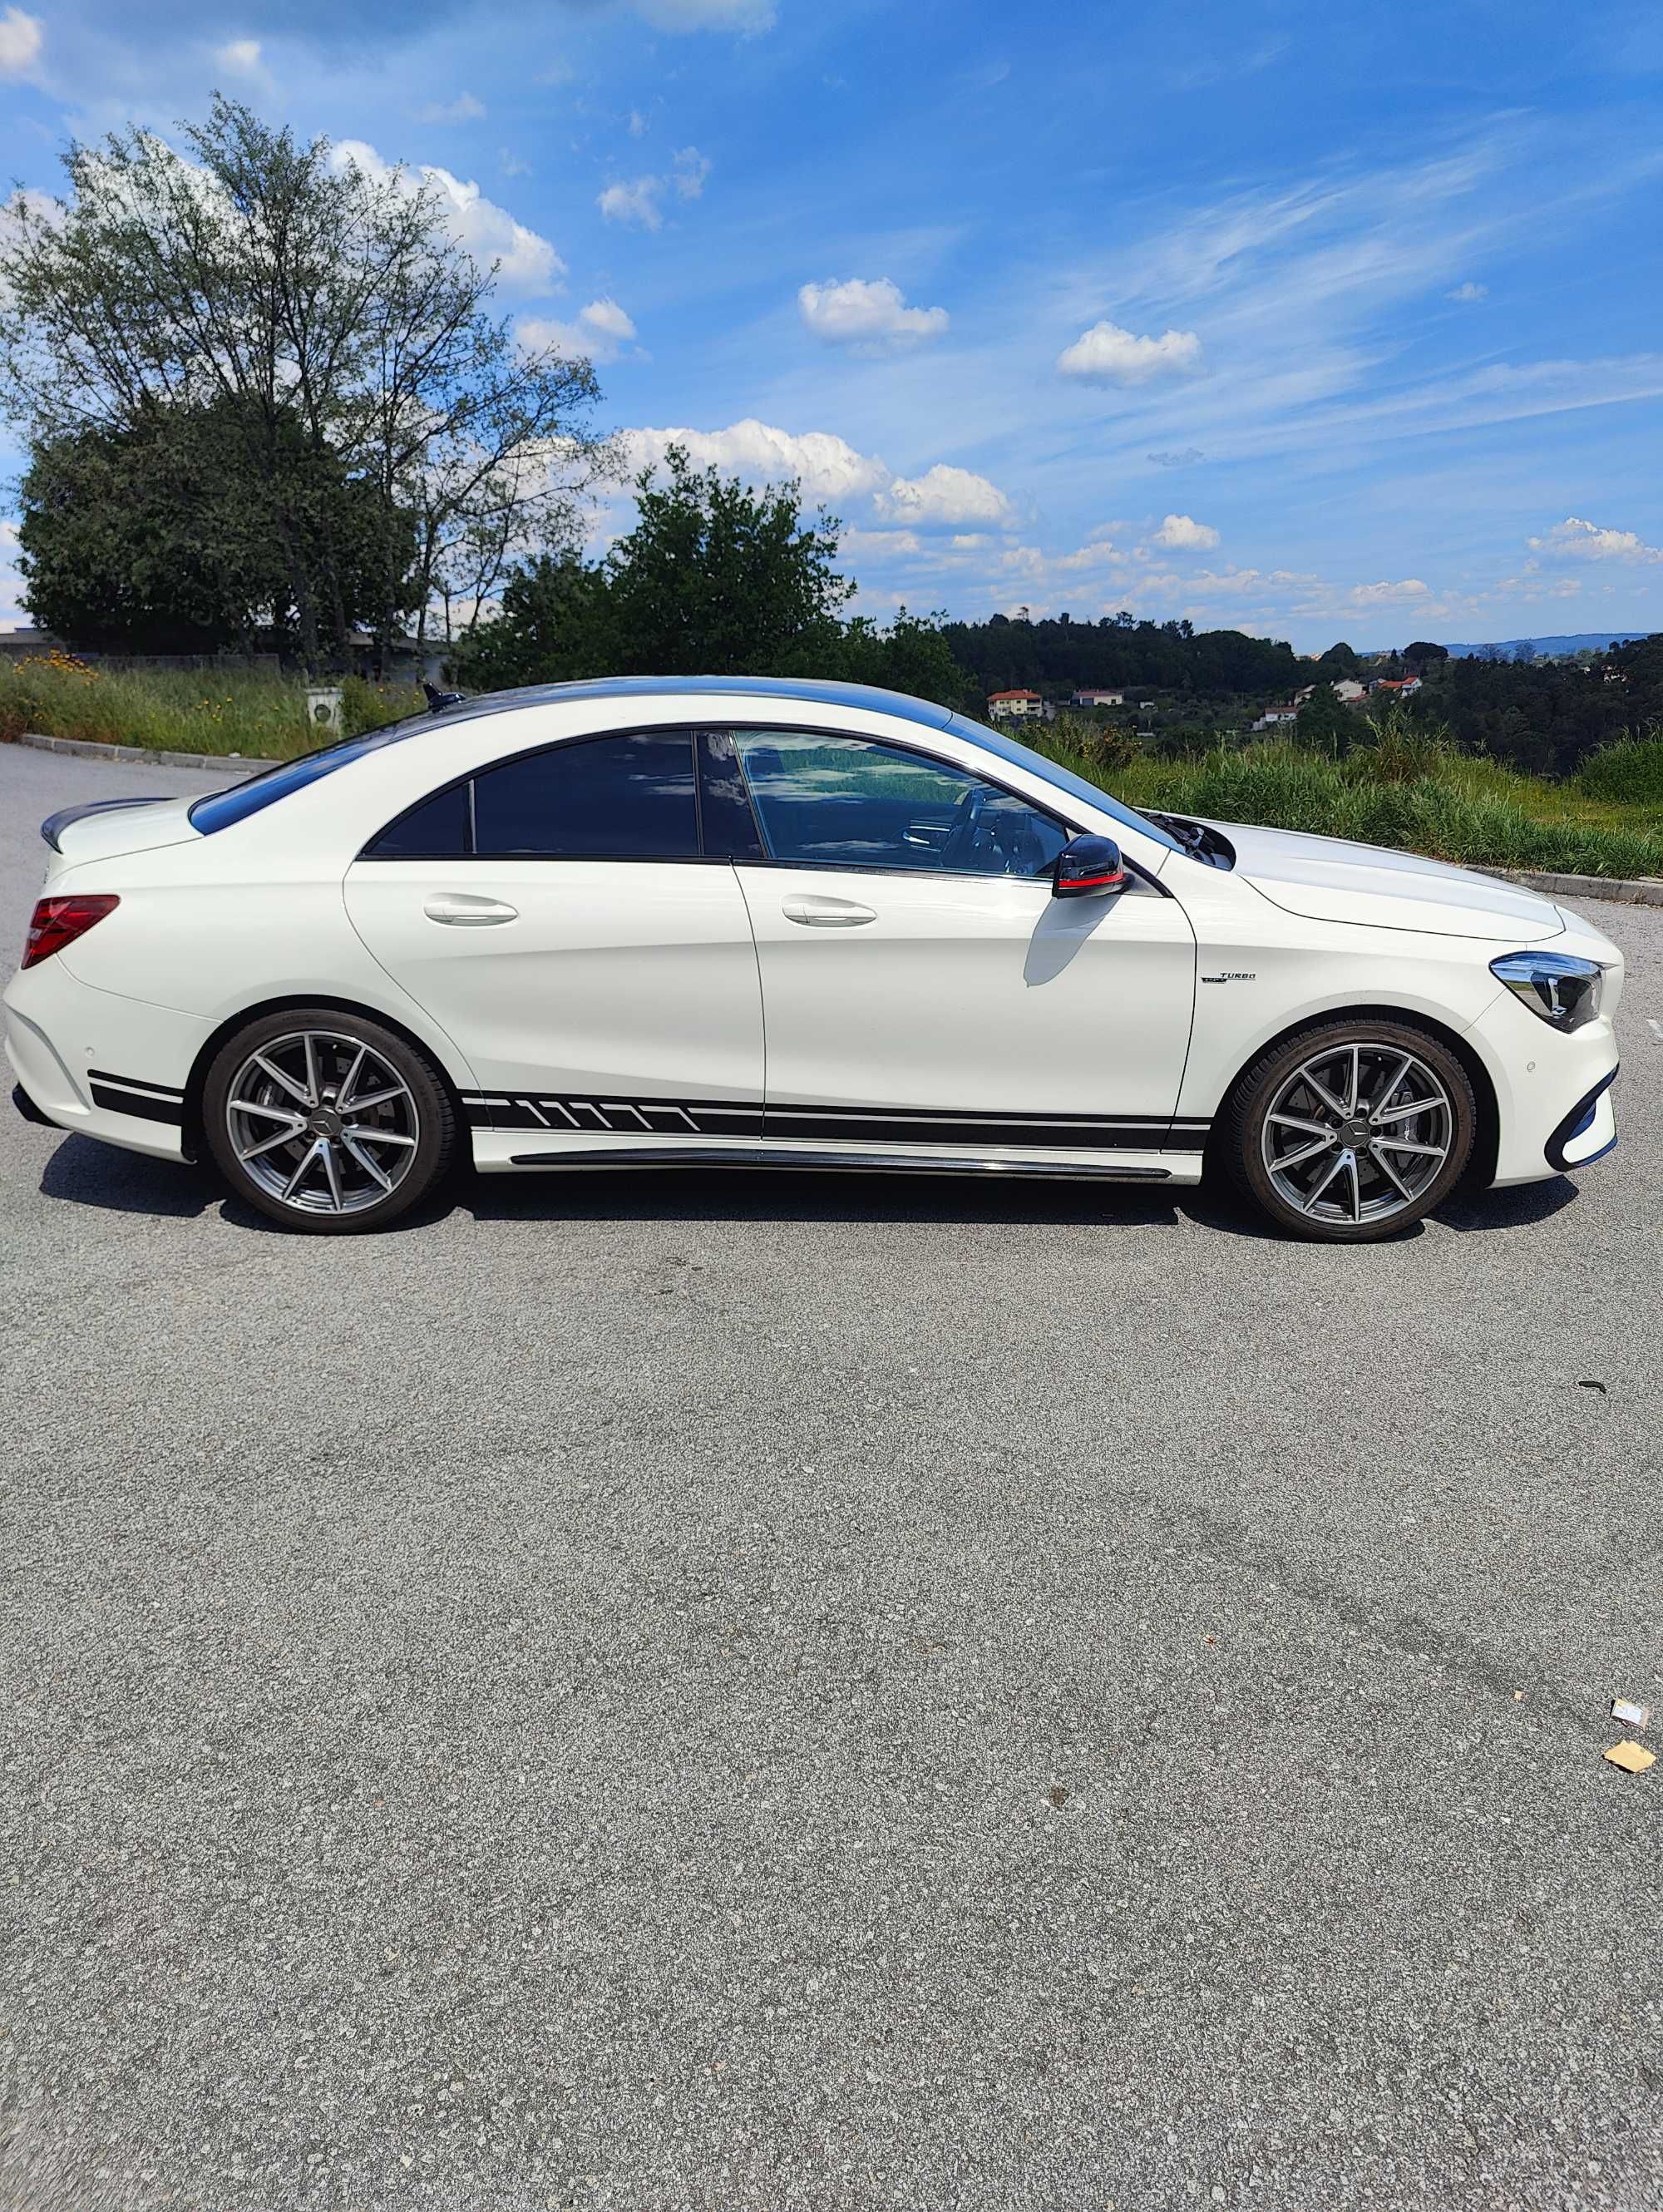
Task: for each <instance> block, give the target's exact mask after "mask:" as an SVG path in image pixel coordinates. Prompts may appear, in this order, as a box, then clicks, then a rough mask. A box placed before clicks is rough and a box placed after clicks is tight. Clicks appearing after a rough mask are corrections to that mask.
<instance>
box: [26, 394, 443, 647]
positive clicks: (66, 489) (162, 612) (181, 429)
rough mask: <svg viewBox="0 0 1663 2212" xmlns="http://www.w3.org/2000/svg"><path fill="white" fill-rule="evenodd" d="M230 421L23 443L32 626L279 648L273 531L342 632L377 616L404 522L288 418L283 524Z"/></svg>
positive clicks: (408, 538)
mask: <svg viewBox="0 0 1663 2212" xmlns="http://www.w3.org/2000/svg"><path fill="white" fill-rule="evenodd" d="M235 416H236V408H235V403H234V402H232V401H227V400H216V401H214V402H212V403H210V404H208V405H206V406H191V405H181V406H177V407H172V408H167V409H164V410H156V411H155V412H154V413H153V414H151V415H150V416H148V417H147V418H146V419H145V420H144V421H143V422H142V423H140V424H139V425H138V426H137V427H136V428H130V429H121V430H106V429H97V428H89V429H84V430H78V431H73V432H70V433H69V434H67V435H64V436H61V437H57V438H47V439H42V440H40V441H38V442H37V443H36V445H35V447H34V450H33V458H32V459H31V461H30V463H29V465H28V468H27V471H25V474H24V476H23V478H22V482H21V488H20V490H21V510H22V511H21V520H20V523H19V526H18V538H19V543H20V545H21V560H20V563H19V565H20V567H21V570H22V573H23V575H24V577H25V579H26V586H27V595H28V602H29V606H30V608H31V611H33V614H34V615H35V617H36V618H37V619H38V620H39V621H40V622H41V623H44V624H45V625H46V627H47V628H48V629H52V630H56V631H57V632H58V634H59V635H62V636H64V637H66V638H69V639H71V640H73V641H75V642H76V643H78V644H85V645H89V646H99V647H105V648H106V649H107V648H115V649H117V650H125V651H129V652H149V653H203V652H213V651H215V650H217V649H219V648H221V647H228V646H238V647H243V648H245V649H251V648H252V647H254V646H255V645H257V644H259V645H264V646H266V647H277V648H278V649H283V648H291V649H292V648H293V647H294V646H295V644H296V642H297V617H298V610H297V609H296V607H295V605H294V596H293V592H292V589H291V582H292V572H291V568H290V564H289V562H288V560H287V559H286V557H285V554H284V550H283V547H282V541H281V531H282V528H283V527H285V526H286V527H288V528H289V529H291V530H292V531H294V532H295V533H296V534H297V535H298V537H299V538H300V546H301V557H302V560H303V561H304V562H307V563H308V564H310V565H312V566H314V567H320V566H322V565H323V564H324V563H325V562H327V563H329V564H330V565H331V568H332V570H333V572H334V575H335V580H336V584H337V588H338V591H339V594H340V599H341V605H342V609H343V614H344V617H345V619H346V620H347V622H348V623H367V624H372V625H373V623H376V622H378V621H379V620H381V619H382V618H383V617H384V614H385V605H386V582H385V579H386V577H387V574H389V573H392V574H404V575H406V576H408V575H409V574H410V573H411V568H412V562H413V556H414V552H415V545H416V538H415V530H414V524H413V519H412V518H411V517H410V515H409V514H408V513H404V512H402V511H400V510H399V509H398V508H397V507H389V506H388V505H387V504H386V502H385V501H384V499H383V498H382V495H381V493H380V489H379V486H378V485H376V484H375V483H373V482H371V481H370V480H369V479H367V478H365V477H349V476H348V475H347V473H346V471H344V469H343V467H342V466H341V465H340V462H339V460H338V459H337V457H336V455H335V454H334V453H331V452H330V451H329V449H328V448H326V447H325V448H322V449H318V448H314V447H312V446H310V445H309V444H308V443H307V441H306V439H305V437H304V436H303V435H302V434H301V431H300V426H299V425H298V424H296V423H294V422H285V423H283V424H282V427H281V436H282V443H283V447H284V451H283V453H282V463H283V499H284V502H285V504H284V508H283V512H282V515H281V516H280V515H279V514H278V513H276V512H274V507H273V502H272V500H271V497H270V490H271V486H270V481H269V479H268V478H267V477H265V476H264V473H263V472H259V471H250V469H249V468H248V466H247V456H248V441H247V439H246V436H245V435H244V434H243V431H242V428H241V427H240V425H239V423H238V422H237V421H236V419H235ZM398 611H401V612H402V611H407V610H406V608H404V607H401V608H399V609H398Z"/></svg>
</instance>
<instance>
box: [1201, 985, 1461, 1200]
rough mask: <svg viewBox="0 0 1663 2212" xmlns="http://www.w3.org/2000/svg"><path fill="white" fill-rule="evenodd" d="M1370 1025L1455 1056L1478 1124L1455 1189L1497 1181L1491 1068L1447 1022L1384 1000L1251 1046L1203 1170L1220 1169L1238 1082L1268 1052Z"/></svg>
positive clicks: (1218, 1117)
mask: <svg viewBox="0 0 1663 2212" xmlns="http://www.w3.org/2000/svg"><path fill="white" fill-rule="evenodd" d="M1370 1020H1380V1021H1386V1022H1396V1023H1399V1024H1401V1025H1402V1026H1403V1027H1404V1028H1405V1029H1411V1030H1424V1031H1425V1032H1426V1034H1427V1035H1428V1036H1434V1037H1435V1038H1436V1039H1437V1041H1438V1042H1439V1043H1440V1044H1441V1045H1443V1046H1444V1047H1445V1048H1447V1049H1448V1051H1450V1052H1452V1053H1454V1055H1455V1057H1456V1059H1457V1060H1460V1064H1461V1066H1463V1067H1464V1068H1465V1069H1466V1074H1467V1079H1468V1080H1469V1081H1470V1082H1471V1084H1472V1097H1473V1100H1474V1103H1476V1105H1477V1107H1478V1127H1477V1129H1476V1130H1475V1131H1474V1132H1473V1137H1472V1158H1470V1159H1469V1160H1468V1162H1467V1164H1466V1170H1465V1171H1464V1172H1463V1174H1462V1176H1461V1180H1460V1183H1459V1184H1457V1185H1456V1188H1458V1189H1461V1188H1466V1189H1472V1190H1484V1189H1486V1188H1488V1187H1489V1186H1490V1183H1492V1182H1494V1181H1495V1179H1496V1152H1497V1148H1498V1146H1499V1145H1500V1143H1501V1133H1502V1115H1501V1106H1500V1103H1499V1102H1498V1100H1497V1098H1496V1085H1495V1083H1494V1081H1493V1080H1492V1079H1491V1077H1490V1070H1489V1068H1488V1067H1486V1066H1485V1065H1484V1059H1483V1056H1482V1054H1479V1053H1478V1052H1477V1051H1475V1050H1474V1048H1473V1047H1472V1045H1471V1044H1470V1043H1469V1042H1467V1040H1466V1038H1465V1037H1463V1036H1460V1033H1459V1032H1458V1031H1457V1030H1452V1029H1451V1028H1450V1027H1449V1025H1448V1023H1446V1022H1441V1021H1439V1020H1438V1019H1437V1018H1436V1017H1435V1015H1432V1014H1427V1013H1422V1012H1419V1011H1418V1010H1416V1009H1413V1008H1411V1007H1408V1006H1391V1005H1389V1004H1387V1003H1385V1002H1384V1001H1379V1000H1369V1001H1366V1002H1365V1003H1363V1004H1362V1005H1358V1006H1326V1007H1325V1008H1324V1009H1323V1011H1322V1012H1320V1013H1318V1014H1308V1015H1306V1016H1304V1017H1303V1018H1302V1019H1301V1020H1299V1021H1296V1022H1290V1023H1289V1024H1287V1026H1286V1027H1285V1028H1284V1029H1280V1030H1278V1031H1277V1032H1276V1034H1275V1035H1274V1036H1268V1037H1265V1038H1263V1039H1261V1040H1260V1042H1259V1043H1258V1044H1256V1045H1255V1046H1254V1047H1253V1050H1252V1051H1251V1052H1250V1053H1249V1054H1248V1055H1247V1058H1246V1059H1245V1060H1243V1061H1242V1063H1241V1066H1239V1067H1238V1068H1236V1069H1235V1072H1234V1073H1233V1074H1232V1075H1231V1076H1230V1078H1229V1081H1228V1082H1227V1083H1226V1084H1225V1085H1224V1087H1223V1091H1222V1093H1221V1094H1220V1097H1219V1102H1218V1110H1217V1113H1216V1114H1215V1115H1214V1116H1213V1123H1212V1132H1211V1135H1210V1136H1209V1137H1208V1139H1207V1152H1206V1166H1207V1170H1208V1171H1209V1173H1211V1172H1212V1171H1214V1170H1216V1169H1217V1168H1218V1167H1219V1166H1220V1165H1221V1164H1222V1162H1221V1161H1220V1159H1219V1158H1218V1153H1217V1147H1218V1146H1220V1145H1221V1144H1222V1143H1223V1134H1224V1128H1225V1124H1226V1121H1227V1109H1228V1108H1229V1102H1230V1100H1231V1099H1232V1098H1234V1097H1235V1092H1236V1087H1237V1085H1239V1084H1240V1083H1241V1079H1242V1077H1243V1076H1245V1075H1246V1074H1247V1073H1248V1071H1249V1070H1250V1069H1251V1068H1253V1067H1254V1066H1256V1065H1257V1064H1258V1062H1259V1060H1262V1059H1263V1058H1264V1057H1265V1054H1266V1053H1269V1052H1278V1051H1279V1050H1280V1049H1281V1048H1282V1047H1283V1046H1284V1044H1288V1043H1290V1042H1291V1041H1292V1040H1293V1039H1294V1038H1295V1037H1300V1036H1309V1035H1310V1034H1311V1033H1312V1032H1313V1031H1314V1030H1321V1029H1326V1028H1327V1027H1328V1025H1329V1024H1330V1023H1332V1022H1357V1021H1370Z"/></svg>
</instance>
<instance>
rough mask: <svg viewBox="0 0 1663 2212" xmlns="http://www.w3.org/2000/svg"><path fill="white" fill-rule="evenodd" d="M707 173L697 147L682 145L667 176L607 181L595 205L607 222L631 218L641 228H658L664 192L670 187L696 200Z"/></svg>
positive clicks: (662, 210) (669, 189)
mask: <svg viewBox="0 0 1663 2212" xmlns="http://www.w3.org/2000/svg"><path fill="white" fill-rule="evenodd" d="M709 174H710V164H709V162H708V161H707V160H706V159H705V157H704V155H702V154H701V152H700V151H699V149H698V148H697V147H696V146H683V148H682V149H681V151H680V153H679V154H677V155H676V156H675V158H674V160H673V161H672V162H671V168H670V173H669V175H668V176H661V177H636V178H634V179H632V180H630V181H629V182H628V183H625V182H622V181H618V182H615V183H613V184H610V185H608V186H607V187H606V190H605V191H604V192H603V193H602V194H601V195H600V197H599V198H598V199H597V201H596V202H595V205H596V206H597V207H598V209H599V210H600V211H601V213H602V214H603V215H604V216H605V217H606V219H607V221H608V222H633V223H638V224H639V225H640V228H642V229H643V230H657V229H658V228H659V227H660V225H661V224H662V223H663V222H664V209H663V207H662V206H661V205H660V202H661V201H662V200H663V198H664V196H665V193H666V192H671V191H673V192H675V193H676V194H677V196H678V197H680V198H682V199H684V200H696V199H697V198H698V197H699V196H700V194H701V192H702V191H704V188H705V179H706V178H707V176H708V175H709Z"/></svg>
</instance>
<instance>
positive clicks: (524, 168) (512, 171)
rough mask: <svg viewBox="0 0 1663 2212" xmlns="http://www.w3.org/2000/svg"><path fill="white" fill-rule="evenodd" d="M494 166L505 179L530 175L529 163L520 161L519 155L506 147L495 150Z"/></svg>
mask: <svg viewBox="0 0 1663 2212" xmlns="http://www.w3.org/2000/svg"><path fill="white" fill-rule="evenodd" d="M496 166H497V167H498V168H499V169H501V172H502V173H503V175H504V176H505V177H529V176H530V175H531V163H530V162H529V161H521V160H520V158H519V155H518V154H516V153H514V152H513V151H512V149H510V148H508V147H507V146H499V147H498V148H497V149H496Z"/></svg>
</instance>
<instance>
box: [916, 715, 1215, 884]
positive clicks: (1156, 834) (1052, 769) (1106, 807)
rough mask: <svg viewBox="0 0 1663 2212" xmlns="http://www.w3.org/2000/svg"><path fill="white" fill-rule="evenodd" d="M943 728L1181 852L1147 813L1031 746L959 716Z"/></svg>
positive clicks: (1178, 844)
mask: <svg viewBox="0 0 1663 2212" xmlns="http://www.w3.org/2000/svg"><path fill="white" fill-rule="evenodd" d="M945 726H946V727H947V728H948V729H949V730H950V731H951V732H952V733H953V735H954V736H955V737H957V738H969V740H970V742H971V743H972V744H977V745H980V746H982V747H984V748H985V749H986V750H987V751H988V752H990V753H996V754H997V755H998V757H999V758H1000V759H1001V760H1008V761H1009V762H1011V764H1012V766H1013V767H1016V768H1025V769H1031V770H1032V772H1033V773H1034V774H1035V775H1042V776H1043V777H1044V778H1045V780H1046V781H1047V783H1049V784H1054V785H1055V786H1056V787H1057V789H1058V790H1059V791H1064V792H1066V793H1068V795H1069V796H1070V798H1071V799H1084V801H1085V803H1086V805H1088V806H1095V807H1096V808H1097V809H1098V810H1099V811H1100V812H1102V813H1104V814H1108V815H1112V816H1113V817H1114V820H1115V821H1116V822H1118V823H1120V824H1121V826H1122V827H1123V828H1124V829H1135V830H1137V832H1138V835H1139V836H1142V837H1150V838H1152V839H1153V840H1154V842H1156V844H1157V845H1165V846H1168V847H1169V848H1170V849H1171V850H1172V851H1173V852H1174V853H1181V852H1182V851H1183V850H1184V848H1183V846H1182V845H1180V843H1179V842H1178V840H1177V838H1175V837H1174V836H1171V835H1170V834H1169V833H1168V831H1167V830H1165V829H1162V827H1161V825H1160V823H1158V822H1151V821H1150V818H1149V817H1148V815H1147V814H1138V813H1137V812H1136V811H1134V810H1133V809H1132V807H1130V806H1125V805H1122V804H1121V803H1120V800H1119V799H1115V798H1114V797H1113V796H1112V795H1111V794H1110V793H1108V792H1107V791H1102V790H1100V789H1099V788H1098V787H1097V786H1096V784H1095V783H1088V782H1087V781H1086V780H1085V778H1084V777H1083V775H1075V773H1074V771H1073V769H1068V768H1063V767H1061V766H1059V763H1057V762H1056V761H1053V760H1047V758H1046V757H1045V755H1044V754H1043V753H1036V752H1035V750H1034V749H1033V747H1032V746H1031V745H1025V744H1022V743H1021V741H1020V740H1019V739H1018V738H1010V737H1007V736H1006V735H1005V733H1004V731H1003V730H990V729H988V728H987V727H986V725H985V724H984V723H981V722H971V721H967V720H965V718H964V716H963V715H962V714H953V715H950V717H949V718H948V720H947V723H946V725H945Z"/></svg>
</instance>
